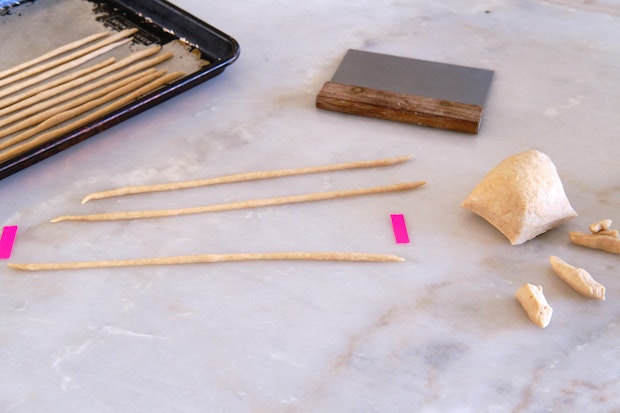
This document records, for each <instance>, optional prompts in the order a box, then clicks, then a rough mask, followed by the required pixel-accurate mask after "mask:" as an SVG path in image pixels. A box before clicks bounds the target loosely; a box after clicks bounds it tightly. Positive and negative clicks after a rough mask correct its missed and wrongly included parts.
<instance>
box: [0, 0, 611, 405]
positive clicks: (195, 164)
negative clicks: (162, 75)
mask: <svg viewBox="0 0 620 413" xmlns="http://www.w3.org/2000/svg"><path fill="white" fill-rule="evenodd" d="M334 3H335V2H328V1H321V0H306V1H304V2H292V1H278V0H262V1H256V2H249V1H237V2H203V1H200V0H177V1H176V4H178V5H179V6H180V7H182V8H184V9H186V10H188V11H189V12H191V13H193V14H195V15H197V16H198V17H200V18H201V19H203V20H205V21H208V22H209V23H211V24H213V25H215V26H216V27H218V28H220V29H222V30H223V31H225V32H227V33H229V34H231V35H232V36H233V37H235V38H236V39H237V40H238V41H239V43H240V45H241V57H240V59H239V60H238V61H237V62H236V63H235V64H234V65H232V66H231V67H230V68H229V69H228V70H227V71H226V72H224V73H223V74H222V75H221V76H219V77H217V78H215V79H213V80H211V81H209V82H207V83H206V84H204V85H201V86H200V87H198V88H196V89H193V90H191V91H189V92H187V93H185V94H183V95H181V96H179V97H176V98H174V99H173V100H171V101H169V102H167V103H165V104H163V105H161V106H159V107H157V108H155V109H152V110H150V111H149V112H147V113H144V114H142V115H140V116H138V117H136V118H134V119H132V120H130V121H128V122H126V123H124V124H122V125H119V126H116V127H114V128H113V129H111V130H109V131H107V132H104V133H102V134H101V135H99V136H97V137H96V138H93V139H91V140H89V141H87V142H85V143H82V144H80V145H78V146H77V147H74V148H72V149H70V150H68V151H66V152H64V153H62V154H60V155H57V156H54V157H53V158H51V159H49V160H47V161H45V162H43V163H40V164H38V165H36V166H34V167H31V168H29V169H28V170H25V171H22V172H20V173H18V174H16V175H14V176H12V177H10V178H8V179H4V180H2V181H0V200H1V201H0V224H2V225H19V233H18V239H17V243H16V245H15V250H14V254H13V257H12V259H11V260H12V261H14V262H21V261H52V260H79V259H89V260H90V259H107V258H124V257H127V258H133V257H143V256H155V255H176V254H193V253H205V252H242V251H251V252H254V251H278V250H350V251H358V250H359V251H368V252H378V253H392V254H397V255H401V256H403V257H405V258H406V261H405V262H404V263H397V264H394V263H389V264H343V263H308V262H298V263H291V262H270V263H257V262H254V263H228V264H214V265H188V266H176V267H141V268H133V269H104V270H89V271H72V272H69V271H67V272H49V273H32V274H31V273H20V272H15V271H12V270H9V269H7V268H6V267H5V266H4V265H2V266H1V267H0V382H1V383H2V384H1V385H0V411H2V412H51V411H54V412H56V411H58V412H84V411H88V412H332V411H337V412H612V411H618V410H620V400H619V399H618V394H620V363H619V362H618V360H619V358H620V323H619V321H620V320H619V314H620V299H619V297H620V279H619V278H618V265H619V264H620V261H619V259H620V258H619V257H618V256H613V255H611V254H606V253H603V252H598V251H593V250H587V249H584V248H579V247H576V246H573V245H571V244H570V243H569V241H568V239H567V234H568V232H569V231H570V230H583V229H586V227H587V225H589V224H590V223H592V222H594V221H596V220H599V219H602V218H612V219H615V220H616V223H617V225H620V182H619V171H620V168H618V156H619V155H620V145H619V144H618V136H619V130H618V123H617V119H618V107H620V98H619V96H620V95H619V93H618V91H619V90H620V70H619V68H620V49H619V48H618V44H620V20H619V19H620V7H619V6H618V4H617V3H616V2H613V1H603V0H601V1H585V0H583V1H581V0H573V1H561V0H557V1H552V2H546V1H540V0H536V1H534V0H530V1H521V2H512V1H508V0H489V1H484V2H482V1H476V2H472V1H459V0H441V1H435V2H422V1H398V0H380V1H367V0H358V1H355V2H353V1H347V2H338V4H334ZM348 48H358V49H363V50H368V51H375V52H381V53H391V54H397V55H402V56H409V57H415V58H421V59H428V60H436V61H443V62H448V63H456V64H463V65H470V66H476V67H483V68H488V69H493V70H495V71H496V75H495V78H494V80H493V84H492V87H491V92H490V95H489V98H488V101H487V110H486V113H485V116H484V122H483V125H482V129H481V131H480V133H479V134H478V135H477V136H467V135H461V134H458V133H450V132H443V131H438V130H433V129H428V128H421V127H415V126H411V125H405V124H396V123H391V122H387V121H381V120H373V119H366V118H361V117H356V116H348V115H343V114H337V113H331V112H325V111H320V110H317V109H315V108H314V99H315V96H316V93H317V92H318V91H319V89H320V88H321V86H322V84H323V82H324V81H326V80H328V79H329V78H330V77H331V75H332V73H333V72H334V70H335V69H336V67H337V66H338V64H339V61H340V59H341V57H342V56H343V54H344V53H345V51H346V50H347V49H348ZM527 149H539V150H541V151H543V152H545V153H546V154H547V155H549V156H550V157H551V159H552V160H553V161H554V163H555V164H556V166H557V168H558V170H559V173H560V176H561V178H562V180H563V182H564V186H565V189H566V192H567V194H568V197H569V199H570V200H571V203H572V205H573V207H574V208H575V209H576V210H577V211H578V213H579V217H578V218H576V219H575V220H573V221H571V222H569V223H567V224H565V225H563V226H562V227H559V228H557V229H555V230H553V231H551V232H548V233H546V234H544V235H542V236H539V237H538V238H536V239H534V240H533V241H530V242H527V243H526V244H524V245H522V246H511V245H509V243H508V242H507V240H506V239H505V238H504V237H503V236H502V235H501V234H500V233H499V232H497V231H496V230H495V229H493V228H492V227H491V226H490V225H489V224H487V223H486V222H484V221H483V220H481V219H480V218H478V217H476V216H474V215H473V214H471V213H469V212H468V211H465V210H463V209H462V208H460V207H459V204H460V202H461V201H462V200H463V198H464V197H465V196H466V195H467V194H468V192H469V190H471V189H472V188H473V186H474V185H475V184H476V183H477V182H478V181H479V180H480V179H481V178H482V176H483V175H484V174H485V172H486V171H488V170H489V169H490V168H491V167H492V166H494V165H495V164H496V163H498V162H499V161H500V160H502V159H503V158H505V157H507V156H509V155H512V154H514V153H517V152H521V151H523V150H527ZM408 153H412V154H414V156H415V158H414V160H412V161H411V162H409V163H407V164H404V165H401V166H396V167H392V168H387V169H382V170H368V171H351V172H340V173H329V174H322V175H315V176H307V177H297V178H286V179H280V180H277V181H270V182H261V183H248V184H235V185H226V186H220V187H212V188H207V189H196V190H188V191H185V192H179V193H176V194H159V195H149V196H136V197H132V198H124V199H115V200H106V201H98V202H92V203H89V204H86V205H83V206H82V205H80V203H79V201H80V199H81V197H82V196H83V195H85V194H86V193H89V192H92V191H97V190H103V189H108V188H110V187H115V186H119V185H127V184H143V183H155V182H161V181H166V180H185V179H191V178H203V177H211V176H217V175H221V174H227V173H234V172H242V171H250V170H256V169H269V168H284V167H293V166H305V165H317V164H326V163H331V162H343V161H348V160H358V159H373V158H380V157H387V156H396V155H402V154H408ZM418 179H424V180H427V181H428V184H427V185H426V186H425V187H424V188H422V189H419V190H416V191H412V192H408V193H400V194H390V195H378V196H371V197H365V198H357V199H347V200H339V201H328V202H323V203H315V204H304V205H291V206H280V207H270V208H263V209H256V210H245V211H236V212H228V213H216V214H210V215H194V216H185V217H178V218H167V219H154V220H146V221H132V222H121V223H119V222H112V223H58V224H50V223H49V222H48V220H49V219H50V218H52V217H54V216H56V215H60V214H65V213H82V212H95V211H103V210H118V209H125V208H127V209H137V208H142V207H155V206H192V205H197V204H210V203H216V202H228V201H233V200H241V199H247V198H254V197H264V196H275V195H280V194H282V195H284V194H293V193H303V192H310V191H317V190H320V191H322V190H334V189H340V188H355V187H363V186H370V185H381V184H385V183H393V182H397V181H401V180H418ZM391 213H403V214H405V217H406V219H407V222H408V225H409V230H410V233H411V238H412V242H411V243H410V244H406V245H397V244H395V243H394V240H393V237H392V232H391V227H390V223H389V214H391ZM550 254H555V255H558V256H560V257H562V258H564V259H565V260H567V261H569V262H572V263H574V264H576V265H579V266H582V267H584V268H586V269H588V270H589V271H590V272H591V273H592V274H593V275H594V276H595V278H596V279H597V280H598V281H600V282H601V283H603V284H604V285H605V286H606V287H607V301H605V302H595V301H592V300H587V299H585V298H582V297H581V296H579V295H578V294H577V293H575V292H574V291H573V290H571V289H570V288H569V287H568V286H567V285H565V284H564V283H563V282H562V281H560V280H559V279H558V278H557V277H556V276H555V275H554V274H553V273H552V271H551V269H550V267H549V265H548V263H547V260H548V257H549V255H550ZM525 282H531V283H535V284H541V285H542V286H543V287H544V291H545V294H546V296H547V299H548V300H549V302H550V304H551V305H552V306H553V308H554V315H553V319H552V321H551V324H550V326H549V327H547V328H546V329H544V330H543V329H540V328H538V327H536V326H535V325H534V324H532V323H531V322H530V321H529V319H528V318H527V317H526V315H525V313H524V312H523V310H522V309H521V308H520V306H519V304H518V303H517V301H516V300H515V299H514V293H515V291H516V290H517V288H518V287H519V286H520V285H521V284H523V283H525Z"/></svg>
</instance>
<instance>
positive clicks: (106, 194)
mask: <svg viewBox="0 0 620 413" xmlns="http://www.w3.org/2000/svg"><path fill="white" fill-rule="evenodd" d="M411 158H412V155H406V156H399V157H394V158H384V159H377V160H372V161H356V162H347V163H339V164H331V165H324V166H314V167H308V168H292V169H276V170H271V171H256V172H246V173H240V174H233V175H225V176H219V177H215V178H210V179H199V180H194V181H185V182H172V183H164V184H157V185H140V186H127V187H124V188H118V189H111V190H109V191H102V192H95V193H92V194H89V195H86V196H85V197H84V199H82V204H85V203H86V202H88V201H90V200H93V199H104V198H111V197H115V196H122V195H132V194H140V193H146V192H161V191H172V190H176V189H186V188H196V187H201V186H209V185H218V184H225V183H233V182H245V181H254V180H260V179H270V178H280V177H285V176H294V175H306V174H313V173H320V172H331V171H341V170H345V169H361V168H374V167H381V166H389V165H395V164H398V163H402V162H406V161H408V160H410V159H411Z"/></svg>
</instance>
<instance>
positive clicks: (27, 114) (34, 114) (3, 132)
mask: <svg viewBox="0 0 620 413" xmlns="http://www.w3.org/2000/svg"><path fill="white" fill-rule="evenodd" d="M155 70H156V69H148V70H145V71H143V72H140V73H138V78H139V76H144V75H148V74H151V73H154V72H155ZM128 73H130V72H129V71H123V72H120V73H115V74H114V75H111V76H107V77H104V78H103V79H99V80H98V81H95V82H91V83H87V84H86V85H84V86H82V87H80V88H77V89H74V90H71V91H69V92H68V93H65V94H62V95H59V96H56V97H55V98H52V99H47V100H44V101H39V103H36V104H34V105H32V106H30V107H28V108H27V109H25V110H22V111H20V112H18V113H16V114H14V115H12V116H7V117H6V118H4V119H2V120H0V127H4V126H6V125H10V124H12V123H15V122H17V121H20V120H22V119H24V118H27V120H25V121H23V122H20V123H18V124H15V125H13V126H11V127H9V128H6V129H0V138H2V137H4V136H7V135H10V134H11V133H15V132H17V131H20V130H23V129H25V128H27V127H29V126H32V125H34V124H36V123H38V122H39V120H36V119H41V118H43V119H45V118H47V117H49V115H46V113H48V112H45V111H46V110H47V109H50V108H51V109H53V110H55V111H56V112H58V111H59V108H61V107H63V108H64V107H65V106H58V105H60V104H61V103H65V102H67V101H70V100H71V99H73V98H79V96H81V95H84V94H86V93H88V92H91V91H93V90H95V89H99V88H101V87H104V86H108V85H111V84H112V83H114V82H116V81H119V80H122V79H123V78H127V79H130V78H131V79H136V77H135V76H136V75H135V74H134V75H133V76H131V75H129V76H128ZM77 101H79V99H77ZM74 102H75V101H71V102H69V103H71V104H72V105H73V106H78V105H79V103H78V104H76V103H74ZM62 110H65V109H62ZM62 110H60V111H62ZM18 125H21V129H18Z"/></svg>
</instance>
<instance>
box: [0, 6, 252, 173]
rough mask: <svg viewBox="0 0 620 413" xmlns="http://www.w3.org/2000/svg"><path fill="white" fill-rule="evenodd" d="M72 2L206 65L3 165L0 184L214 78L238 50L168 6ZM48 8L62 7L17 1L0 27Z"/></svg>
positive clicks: (112, 26) (204, 25)
mask: <svg viewBox="0 0 620 413" xmlns="http://www.w3.org/2000/svg"><path fill="white" fill-rule="evenodd" d="M76 1H78V2H83V3H88V5H89V7H91V8H92V11H93V12H92V15H91V16H86V18H93V19H97V20H98V21H99V22H100V23H101V22H103V24H104V26H105V27H108V28H110V29H112V30H121V29H124V28H127V27H138V28H139V29H140V32H139V33H138V34H136V35H134V39H133V41H134V42H142V43H144V44H147V43H160V44H165V43H168V42H170V41H172V40H176V41H181V42H182V43H183V44H185V45H187V48H188V49H191V51H192V54H195V53H196V52H197V53H199V55H200V59H202V60H204V61H205V64H204V65H201V66H200V67H199V68H197V69H196V70H195V71H193V72H191V73H189V74H187V75H185V76H184V77H182V78H180V79H179V80H177V81H175V82H173V83H170V84H168V85H166V86H164V87H162V88H160V89H158V90H156V91H155V92H152V93H150V94H148V95H145V96H143V97H141V98H139V99H137V100H135V101H133V102H132V103H131V104H128V105H126V106H125V107H123V108H121V109H119V110H117V111H114V112H111V113H109V114H107V115H105V116H103V117H101V118H99V119H98V120H96V121H94V122H92V123H90V124H87V125H85V126H83V127H80V128H77V129H75V130H73V131H71V132H69V133H67V134H65V135H64V136H61V137H59V138H57V139H55V140H53V141H50V142H47V143H45V144H42V145H40V146H39V147H37V148H35V149H32V150H30V151H28V152H25V153H23V154H20V155H17V156H15V157H13V158H11V159H9V160H6V161H4V162H1V163H0V179H2V178H5V177H7V176H9V175H11V174H14V173H15V172H18V171H20V170H22V169H24V168H27V167H28V166H31V165H33V164H35V163H37V162H39V161H42V160H44V159H46V158H48V157H50V156H52V155H54V154H56V153H58V152H61V151H63V150H64V149H67V148H69V147H71V146H73V145H75V144H77V143H79V142H82V141H84V140H85V139H88V138H90V137H92V136H94V135H96V134H97V133H99V132H101V131H103V130H105V129H108V128H110V127H112V126H114V125H116V124H118V123H120V122H122V121H124V120H126V119H129V118H131V117H132V116H135V115H137V114H139V113H141V112H143V111H145V110H147V109H149V108H151V107H153V106H155V105H157V104H159V103H161V102H164V101H166V100H167V99H170V98H171V97H173V96H176V95H178V94H180V93H183V92H184V91H186V90H188V89H190V88H192V87H194V86H196V85H198V84H200V83H202V82H204V81H206V80H208V79H211V78H213V77H214V76H217V75H218V74H220V73H221V72H223V71H224V69H225V68H226V67H227V66H229V65H230V64H232V63H233V62H234V61H235V60H236V59H237V58H238V56H239V52H240V50H239V45H238V43H237V41H236V40H235V39H233V38H232V37H230V36H229V35H227V34H225V33H223V32H222V31H220V30H218V29H217V28H215V27H213V26H211V25H210V24H208V23H205V22H204V21H201V20H200V19H198V18H196V17H194V16H192V15H191V14H189V13H187V12H186V11H184V10H182V9H180V8H179V7H177V6H175V5H174V4H172V3H170V2H168V1H165V0H149V1H144V0H108V1H103V0H70V1H69V0H67V2H66V6H67V8H69V7H71V5H72V3H73V5H75V2H76ZM8 3H11V2H3V3H1V4H0V5H2V6H4V5H5V4H8ZM46 3H49V4H53V7H56V8H58V7H59V6H63V4H62V3H63V0H36V1H33V0H31V1H22V2H19V1H15V2H13V4H12V5H11V6H8V7H3V8H2V10H0V24H1V23H2V19H4V18H9V17H11V18H16V17H15V15H18V14H19V13H21V9H22V8H35V7H45V4H46ZM0 47H2V46H0Z"/></svg>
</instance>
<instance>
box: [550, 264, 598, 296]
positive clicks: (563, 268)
mask: <svg viewBox="0 0 620 413" xmlns="http://www.w3.org/2000/svg"><path fill="white" fill-rule="evenodd" d="M549 262H550V263H551V267H552V268H553V271H555V273H556V274H557V275H558V277H560V278H561V279H562V280H564V281H565V282H566V284H568V285H570V286H571V287H573V289H574V290H575V291H577V292H578V293H579V294H581V295H583V296H584V297H588V298H596V299H597V300H605V287H604V286H603V285H601V284H599V283H598V282H596V281H595V280H594V278H592V276H591V275H590V273H589V272H587V271H586V270H584V269H583V268H577V267H573V266H572V265H570V264H569V263H567V262H566V261H564V260H562V259H560V258H558V257H556V256H554V255H552V256H551V257H550V258H549Z"/></svg>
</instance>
